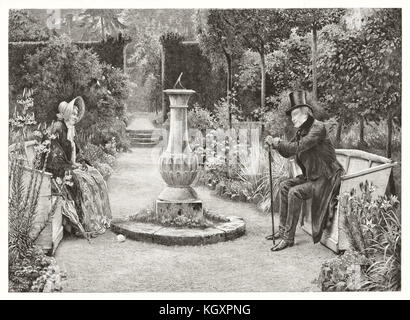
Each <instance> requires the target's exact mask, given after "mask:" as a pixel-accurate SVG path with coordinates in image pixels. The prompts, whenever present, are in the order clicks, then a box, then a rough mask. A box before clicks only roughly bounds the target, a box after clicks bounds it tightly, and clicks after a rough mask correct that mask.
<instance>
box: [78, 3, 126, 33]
mask: <svg viewBox="0 0 410 320" xmlns="http://www.w3.org/2000/svg"><path fill="white" fill-rule="evenodd" d="M120 14H121V10H118V9H86V10H84V12H82V13H81V14H80V25H81V27H82V28H83V30H84V33H83V36H82V40H88V38H89V37H90V36H91V37H92V36H93V35H95V34H100V35H101V39H102V40H103V41H105V40H106V36H107V34H109V35H111V36H116V35H117V33H118V32H120V31H121V30H123V29H124V28H125V25H124V24H122V23H121V22H120V20H119V15H120Z"/></svg>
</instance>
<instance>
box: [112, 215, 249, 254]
mask: <svg viewBox="0 0 410 320" xmlns="http://www.w3.org/2000/svg"><path fill="white" fill-rule="evenodd" d="M204 215H205V217H206V218H208V219H211V220H214V221H215V220H222V219H226V220H228V221H227V222H215V226H214V227H210V228H205V229H199V228H198V229H195V228H175V227H165V226H161V225H158V224H153V223H144V222H137V221H132V220H116V221H113V222H112V223H111V230H112V231H113V232H115V233H120V234H123V235H125V236H126V237H127V238H129V239H133V240H137V241H146V242H152V243H158V244H163V245H167V246H175V245H177V246H199V245H205V244H212V243H217V242H222V241H228V240H234V239H236V238H239V237H241V236H243V235H244V234H245V222H244V221H243V219H242V218H239V217H235V216H230V217H224V216H220V215H217V214H215V213H213V214H210V213H206V214H204Z"/></svg>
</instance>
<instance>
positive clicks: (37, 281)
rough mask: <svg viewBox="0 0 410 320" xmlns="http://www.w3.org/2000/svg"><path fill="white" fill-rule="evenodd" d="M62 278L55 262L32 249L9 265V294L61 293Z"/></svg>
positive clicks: (38, 250) (40, 251) (34, 248)
mask: <svg viewBox="0 0 410 320" xmlns="http://www.w3.org/2000/svg"><path fill="white" fill-rule="evenodd" d="M62 277H63V275H62V273H61V272H60V268H59V267H58V265H57V263H56V260H55V259H54V258H53V257H48V256H46V255H45V254H44V253H43V251H42V250H41V249H38V248H36V247H33V248H32V249H31V250H29V252H28V253H27V255H26V256H25V257H24V258H22V259H19V260H17V261H15V262H13V263H11V264H9V292H61V291H62V285H61V279H62Z"/></svg>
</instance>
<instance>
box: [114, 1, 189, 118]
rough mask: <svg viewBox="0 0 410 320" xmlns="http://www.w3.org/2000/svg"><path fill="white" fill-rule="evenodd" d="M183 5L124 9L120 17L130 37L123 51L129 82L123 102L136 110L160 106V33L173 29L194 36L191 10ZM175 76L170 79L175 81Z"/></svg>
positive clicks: (155, 108)
mask: <svg viewBox="0 0 410 320" xmlns="http://www.w3.org/2000/svg"><path fill="white" fill-rule="evenodd" d="M193 12H194V10H191V9H188V10H187V9H185V10H179V9H172V10H169V9H168V10H167V9H144V10H135V9H127V10H124V11H123V14H122V17H123V20H124V24H125V25H126V34H127V35H129V36H130V37H131V38H132V42H131V43H130V44H129V45H128V46H127V51H126V64H127V66H126V72H127V74H128V75H129V78H130V80H131V82H132V90H131V92H130V96H129V99H128V100H127V104H128V105H129V107H130V108H134V109H138V110H147V111H151V112H152V111H155V112H157V111H158V110H160V109H161V106H162V86H161V45H160V37H161V36H162V35H163V34H166V33H167V32H170V31H173V32H176V33H179V34H181V35H183V36H184V37H185V38H186V39H193V38H194V28H193V22H192V14H193ZM175 80H176V78H175V79H174V80H173V81H175Z"/></svg>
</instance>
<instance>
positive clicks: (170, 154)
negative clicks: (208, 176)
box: [157, 89, 202, 215]
mask: <svg viewBox="0 0 410 320" xmlns="http://www.w3.org/2000/svg"><path fill="white" fill-rule="evenodd" d="M164 92H165V93H166V94H167V95H168V97H169V100H170V109H171V112H170V132H169V138H168V145H167V149H166V150H165V151H164V152H163V153H162V155H161V156H160V158H159V171H160V173H161V176H162V178H163V179H164V181H165V182H166V184H167V187H166V188H165V189H164V190H163V191H162V192H161V193H160V195H159V196H158V200H157V214H160V215H164V214H166V215H175V214H178V215H181V214H189V215H192V214H194V215H196V214H198V213H199V212H200V213H201V214H202V202H201V201H200V200H198V196H197V194H196V192H195V190H194V189H193V188H192V187H191V184H192V183H193V181H194V180H195V178H196V176H197V173H198V159H197V156H196V155H195V154H194V153H193V152H192V149H191V148H190V146H189V138H188V123H187V109H188V100H189V98H190V96H191V95H192V94H193V93H195V91H193V90H186V89H168V90H164ZM166 211H168V212H166Z"/></svg>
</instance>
